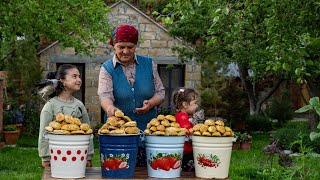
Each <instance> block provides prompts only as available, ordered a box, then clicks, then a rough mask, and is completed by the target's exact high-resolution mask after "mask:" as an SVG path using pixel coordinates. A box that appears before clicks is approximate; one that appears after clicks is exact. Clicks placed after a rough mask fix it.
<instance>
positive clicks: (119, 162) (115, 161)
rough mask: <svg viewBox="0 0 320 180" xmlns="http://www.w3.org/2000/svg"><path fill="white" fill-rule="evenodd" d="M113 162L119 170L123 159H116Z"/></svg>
mask: <svg viewBox="0 0 320 180" xmlns="http://www.w3.org/2000/svg"><path fill="white" fill-rule="evenodd" d="M113 161H114V163H115V166H116V167H117V168H119V166H120V164H121V163H122V162H123V161H122V159H118V158H114V159H113Z"/></svg>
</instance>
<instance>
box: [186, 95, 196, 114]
mask: <svg viewBox="0 0 320 180" xmlns="http://www.w3.org/2000/svg"><path fill="white" fill-rule="evenodd" d="M197 108H198V100H197V99H195V100H192V101H191V102H190V103H186V106H185V111H186V113H187V114H190V115H191V114H194V113H195V112H196V110H197Z"/></svg>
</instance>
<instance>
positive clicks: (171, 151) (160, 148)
mask: <svg viewBox="0 0 320 180" xmlns="http://www.w3.org/2000/svg"><path fill="white" fill-rule="evenodd" d="M145 139H146V154H147V168H148V176H149V177H155V178H177V177H180V172H181V165H182V156H183V146H184V141H185V136H149V135H146V137H145Z"/></svg>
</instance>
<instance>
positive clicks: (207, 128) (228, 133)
mask: <svg viewBox="0 0 320 180" xmlns="http://www.w3.org/2000/svg"><path fill="white" fill-rule="evenodd" d="M189 132H190V133H191V134H193V135H195V136H216V137H219V136H224V137H233V136H234V133H233V131H232V130H231V128H229V127H227V126H224V122H223V121H221V120H217V121H214V120H212V119H207V120H206V121H205V122H204V124H196V125H195V126H193V128H190V129H189Z"/></svg>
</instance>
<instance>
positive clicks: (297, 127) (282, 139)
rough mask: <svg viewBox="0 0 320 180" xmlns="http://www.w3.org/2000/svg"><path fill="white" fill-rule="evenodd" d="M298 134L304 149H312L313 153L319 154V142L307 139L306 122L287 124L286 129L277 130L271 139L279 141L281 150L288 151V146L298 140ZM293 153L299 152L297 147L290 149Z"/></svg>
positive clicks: (308, 132) (308, 131)
mask: <svg viewBox="0 0 320 180" xmlns="http://www.w3.org/2000/svg"><path fill="white" fill-rule="evenodd" d="M299 132H301V133H302V137H303V138H302V140H303V145H304V146H306V147H311V148H313V151H314V152H316V153H320V141H311V140H310V138H309V134H310V130H308V125H307V123H306V122H299V123H289V124H286V127H284V128H281V129H278V130H277V131H276V132H275V133H274V134H273V138H274V139H278V140H279V144H281V147H282V148H283V149H290V144H291V143H292V142H293V141H295V140H299V139H300V138H299ZM291 150H292V151H293V152H299V149H298V146H297V145H296V146H293V147H292V149H291Z"/></svg>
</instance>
